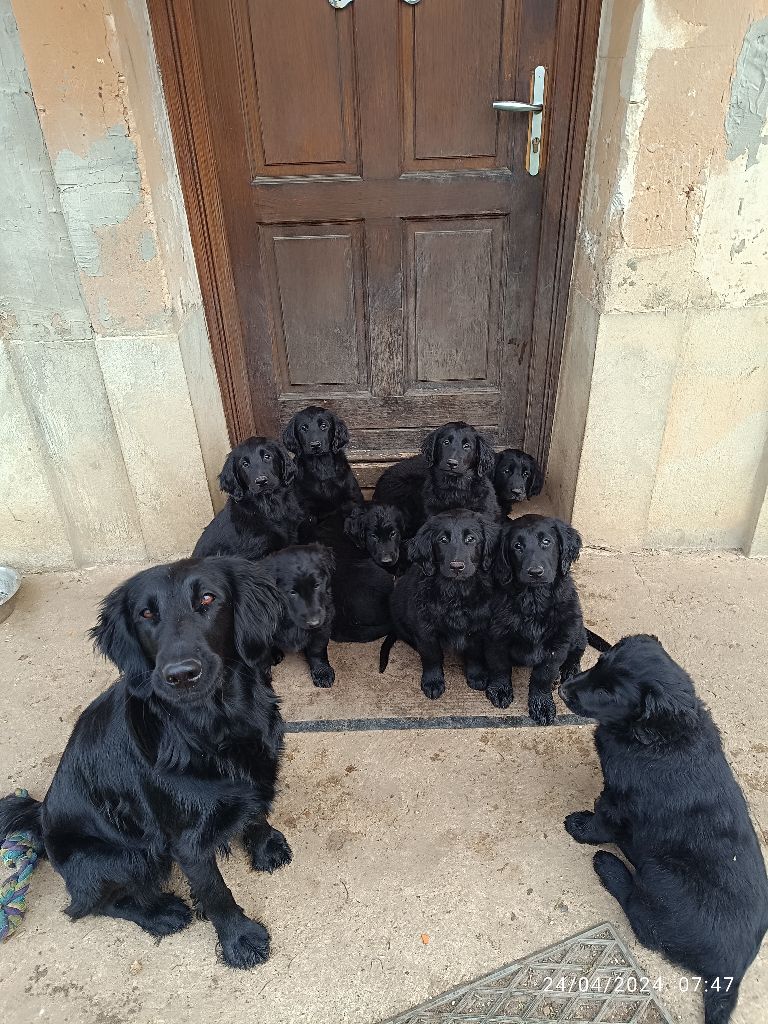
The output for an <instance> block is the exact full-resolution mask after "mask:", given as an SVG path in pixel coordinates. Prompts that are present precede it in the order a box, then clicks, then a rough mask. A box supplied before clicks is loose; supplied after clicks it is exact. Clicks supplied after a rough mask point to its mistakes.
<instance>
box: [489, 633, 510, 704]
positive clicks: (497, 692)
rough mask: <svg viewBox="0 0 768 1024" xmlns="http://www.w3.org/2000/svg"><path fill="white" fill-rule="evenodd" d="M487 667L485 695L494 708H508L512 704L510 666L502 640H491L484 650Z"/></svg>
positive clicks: (507, 653) (505, 646)
mask: <svg viewBox="0 0 768 1024" xmlns="http://www.w3.org/2000/svg"><path fill="white" fill-rule="evenodd" d="M485 660H486V663H487V665H488V685H487V686H486V688H485V695H486V697H487V698H488V700H489V701H490V702H491V704H493V706H494V707H495V708H508V707H509V705H510V704H511V703H512V697H513V693H512V679H511V671H512V664H511V660H510V657H509V651H508V649H507V645H506V644H505V643H504V642H503V641H502V640H491V641H490V642H489V643H488V645H487V647H486V649H485Z"/></svg>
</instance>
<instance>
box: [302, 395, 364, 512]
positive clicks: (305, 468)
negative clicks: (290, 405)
mask: <svg viewBox="0 0 768 1024" xmlns="http://www.w3.org/2000/svg"><path fill="white" fill-rule="evenodd" d="M283 443H284V444H285V447H286V448H287V449H288V450H289V451H292V452H293V453H294V454H295V455H296V472H297V480H296V486H297V487H298V489H299V494H300V495H301V498H302V502H303V504H304V507H305V508H306V510H307V511H308V512H309V513H310V514H311V515H313V516H315V517H316V518H317V519H318V520H320V519H324V518H325V517H326V516H328V515H331V514H332V513H334V512H337V511H339V510H340V509H345V510H348V509H349V508H350V507H351V506H352V505H362V504H363V494H362V491H361V490H360V485H359V484H358V482H357V480H356V479H355V476H354V473H353V472H352V470H351V468H350V465H349V462H348V461H347V457H346V455H345V454H344V452H343V451H342V449H343V448H344V447H345V446H346V445H347V444H348V443H349V431H348V430H347V425H346V423H345V422H344V420H342V419H340V418H339V417H338V416H335V415H334V414H333V413H332V412H330V411H329V410H328V409H321V408H319V407H318V406H315V405H311V406H309V407H308V408H306V409H302V410H301V412H297V413H295V414H294V415H293V416H292V417H291V418H290V420H289V421H288V424H287V426H286V427H285V429H284V430H283Z"/></svg>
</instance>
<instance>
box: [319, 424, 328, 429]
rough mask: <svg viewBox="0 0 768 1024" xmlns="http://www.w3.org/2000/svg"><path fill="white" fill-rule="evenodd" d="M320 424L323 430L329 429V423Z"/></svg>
mask: <svg viewBox="0 0 768 1024" xmlns="http://www.w3.org/2000/svg"><path fill="white" fill-rule="evenodd" d="M318 426H319V427H320V429H321V430H327V429H328V424H327V423H319V424H318Z"/></svg>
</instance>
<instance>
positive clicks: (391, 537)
mask: <svg viewBox="0 0 768 1024" xmlns="http://www.w3.org/2000/svg"><path fill="white" fill-rule="evenodd" d="M396 537H397V530H393V531H392V532H391V533H390V535H389V539H390V540H395V538H396Z"/></svg>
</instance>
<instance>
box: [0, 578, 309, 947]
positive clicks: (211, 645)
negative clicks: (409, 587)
mask: <svg viewBox="0 0 768 1024" xmlns="http://www.w3.org/2000/svg"><path fill="white" fill-rule="evenodd" d="M280 610H281V600H280V595H279V593H278V591H277V589H276V587H275V586H274V584H273V583H272V581H271V580H270V579H269V578H268V577H267V576H266V574H265V573H263V572H262V571H261V570H260V569H259V568H258V567H257V566H255V565H254V564H253V563H251V562H247V561H245V560H243V559H236V558H209V559H201V560H195V559H186V560H185V561H182V562H175V563H173V564H170V565H160V566H155V567H154V568H152V569H146V570H144V571H143V572H140V573H139V574H138V575H136V576H134V577H133V578H132V579H129V580H128V581H127V582H126V583H123V584H122V585H121V586H119V587H117V588H116V589H115V590H114V591H112V593H111V594H110V595H109V596H108V597H107V598H106V599H105V601H104V602H103V604H102V606H101V614H100V616H99V620H98V623H97V625H96V626H95V627H94V629H93V630H92V631H91V635H92V636H93V639H94V641H95V644H96V647H97V648H98V649H99V650H100V651H101V652H102V653H103V654H104V655H106V657H108V658H109V659H110V660H111V661H113V662H114V663H115V665H117V667H118V668H119V669H120V672H121V673H122V675H121V678H120V679H119V680H118V681H117V682H116V683H114V684H113V685H112V686H111V687H110V688H109V689H108V690H107V691H106V692H105V693H103V694H101V696H99V697H97V698H96V700H95V701H94V702H93V703H92V704H90V705H89V707H87V708H86V710H85V711H84V712H83V713H82V714H81V715H80V718H79V719H78V721H77V723H76V725H75V728H74V731H73V732H72V736H71V737H70V740H69V743H68V744H67V747H66V749H65V751H64V754H63V756H62V758H61V762H60V764H59V767H58V769H57V771H56V774H55V776H54V778H53V782H52V783H51V786H50V789H49V790H48V793H47V795H46V797H45V799H44V801H43V802H42V803H39V802H38V801H36V800H32V799H31V798H26V799H23V800H20V799H18V798H16V797H7V798H6V799H4V800H2V801H0V833H1V834H2V835H7V834H8V833H9V832H10V831H13V829H14V828H25V829H30V830H31V831H32V832H34V833H36V834H37V835H38V836H39V837H41V838H42V840H43V842H44V844H45V850H46V853H47V855H48V857H49V858H50V861H51V863H52V865H53V867H54V868H55V869H56V871H58V872H59V874H60V875H61V876H62V877H63V879H64V881H65V883H66V886H67V890H68V892H69V896H70V900H71V902H70V904H69V907H68V908H67V913H68V914H69V916H70V917H71V918H74V919H77V918H81V917H84V916H85V915H86V914H100V915H104V916H106V917H117V918H123V919H125V920H128V921H134V922H135V923H136V924H138V925H139V926H140V927H141V928H144V929H145V930H146V931H148V932H149V933H150V934H151V935H155V936H162V935H169V934H171V933H172V932H177V931H180V930H181V929H182V928H186V926H187V925H188V924H189V923H190V921H191V920H192V911H191V910H190V907H189V906H188V905H187V903H185V902H184V901H183V900H182V899H181V898H180V897H178V896H176V895H173V894H172V893H170V892H167V891H166V890H165V888H164V886H165V883H166V881H167V879H168V876H169V873H170V869H171V865H172V863H173V862H174V861H175V862H176V863H178V864H179V866H180V867H181V869H182V871H183V872H184V874H185V875H186V877H187V879H188V880H189V885H190V890H191V894H192V900H193V903H194V904H195V905H196V906H197V907H198V909H199V910H200V912H201V913H202V914H204V915H205V916H206V917H207V918H208V920H209V921H210V922H211V923H212V924H213V926H214V928H215V929H216V932H217V934H218V938H219V943H220V945H221V955H222V957H223V959H224V961H225V962H226V963H228V964H229V965H230V966H232V967H254V966H255V965H256V964H259V963H262V962H263V961H264V960H266V958H267V956H268V953H269V935H268V933H267V930H266V928H264V926H263V925H261V924H259V923H258V922H256V921H251V920H249V918H247V917H246V916H245V914H244V913H243V911H242V910H241V908H240V907H239V906H238V905H237V904H236V903H235V901H234V899H233V897H232V893H231V892H230V891H229V889H228V888H227V885H226V883H225V882H224V879H223V878H222V876H221V872H220V871H219V868H218V866H217V864H216V852H217V850H222V849H227V848H228V847H229V845H230V843H232V842H233V841H234V840H241V841H242V843H243V844H244V846H245V849H246V851H247V853H248V855H249V858H250V862H251V867H252V868H253V869H254V870H256V871H273V870H275V869H276V868H278V867H280V866H281V865H283V864H287V863H289V861H290V860H291V851H290V848H289V846H288V843H287V842H286V841H285V838H284V836H283V835H282V834H281V833H280V832H278V831H276V830H275V829H273V828H272V827H271V826H270V824H269V822H268V821H267V814H268V813H269V810H270V807H271V805H272V801H273V798H274V795H275V783H276V779H277V770H278V762H279V759H280V754H281V750H282V744H283V722H282V718H281V716H280V711H279V705H278V700H277V698H276V697H275V694H274V693H273V691H272V688H271V685H270V679H269V675H268V674H265V673H264V672H263V670H262V669H261V667H260V666H261V664H262V662H263V657H264V655H263V652H264V650H265V649H269V647H270V645H271V643H272V639H273V636H274V633H275V629H276V627H277V623H278V619H279V616H280Z"/></svg>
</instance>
